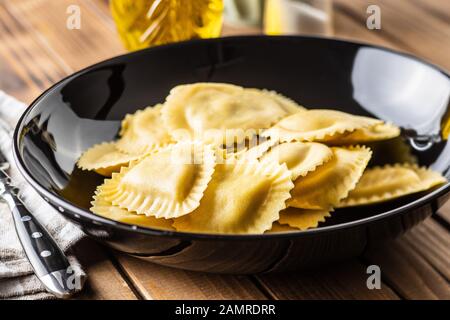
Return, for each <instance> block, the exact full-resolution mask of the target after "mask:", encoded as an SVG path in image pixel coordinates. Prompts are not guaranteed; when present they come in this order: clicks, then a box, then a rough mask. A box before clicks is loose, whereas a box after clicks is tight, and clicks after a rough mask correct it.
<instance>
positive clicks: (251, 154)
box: [240, 139, 277, 160]
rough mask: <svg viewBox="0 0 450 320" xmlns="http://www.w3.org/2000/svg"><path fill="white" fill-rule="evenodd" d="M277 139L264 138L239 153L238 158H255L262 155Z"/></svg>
mask: <svg viewBox="0 0 450 320" xmlns="http://www.w3.org/2000/svg"><path fill="white" fill-rule="evenodd" d="M276 144H277V141H275V140H270V139H269V140H266V141H262V142H261V143H258V144H256V145H255V146H253V147H251V148H250V149H248V150H246V151H245V152H243V153H242V154H240V159H246V160H257V159H260V158H261V157H262V155H263V154H265V153H266V152H267V151H268V150H269V149H270V148H271V147H272V146H274V145H276Z"/></svg>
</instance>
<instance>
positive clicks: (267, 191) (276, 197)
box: [173, 161, 293, 233]
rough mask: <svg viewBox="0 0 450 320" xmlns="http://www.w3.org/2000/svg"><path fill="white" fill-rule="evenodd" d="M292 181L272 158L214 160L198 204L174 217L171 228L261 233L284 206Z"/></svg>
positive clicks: (283, 168)
mask: <svg viewBox="0 0 450 320" xmlns="http://www.w3.org/2000/svg"><path fill="white" fill-rule="evenodd" d="M292 187H293V184H292V181H291V177H290V172H289V171H288V170H287V168H286V166H285V165H283V166H281V165H279V164H278V163H275V162H265V163H262V162H259V161H237V162H235V163H231V164H218V165H217V166H216V169H215V172H214V175H213V178H212V180H211V182H210V183H209V185H208V188H207V189H206V191H205V194H204V196H203V199H202V200H201V202H200V206H199V207H198V208H197V209H196V210H195V211H193V212H192V213H191V214H189V215H186V216H183V217H180V218H177V219H175V222H174V224H173V226H174V227H175V229H177V230H180V231H186V232H202V233H263V232H264V231H266V230H269V229H271V228H272V224H273V222H274V221H276V220H278V218H279V212H280V210H282V209H284V208H285V207H286V205H285V201H286V200H287V199H288V198H289V197H290V195H289V191H290V190H291V189H292Z"/></svg>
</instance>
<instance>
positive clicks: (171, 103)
mask: <svg viewBox="0 0 450 320" xmlns="http://www.w3.org/2000/svg"><path fill="white" fill-rule="evenodd" d="M299 110H301V108H300V107H297V106H296V104H295V103H294V102H293V101H291V100H288V99H286V98H284V97H282V96H279V95H277V94H276V93H274V92H267V91H264V90H257V89H245V88H242V87H239V86H235V85H231V84H222V83H196V84H188V85H181V86H177V87H175V88H174V89H172V90H171V91H170V95H169V96H168V97H167V99H166V103H165V107H164V108H163V111H162V114H163V119H164V122H165V123H166V125H167V127H168V128H169V132H170V133H171V134H172V136H173V138H174V139H175V140H177V141H179V140H187V139H191V140H196V139H201V140H204V141H206V142H211V143H216V144H222V143H226V144H227V145H228V144H230V143H232V142H237V143H239V142H241V141H243V140H244V139H245V138H249V137H251V136H252V135H256V134H258V132H259V130H261V129H266V128H269V127H270V126H271V125H273V124H274V123H276V122H277V121H278V120H280V119H281V118H283V117H286V116H288V115H290V114H293V113H295V112H298V111H299Z"/></svg>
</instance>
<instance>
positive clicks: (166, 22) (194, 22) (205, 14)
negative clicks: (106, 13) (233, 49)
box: [110, 0, 223, 50]
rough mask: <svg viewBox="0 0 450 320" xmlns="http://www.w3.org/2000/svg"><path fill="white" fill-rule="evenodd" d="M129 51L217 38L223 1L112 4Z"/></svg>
mask: <svg viewBox="0 0 450 320" xmlns="http://www.w3.org/2000/svg"><path fill="white" fill-rule="evenodd" d="M110 7H111V12H112V16H113V18H114V21H115V23H116V26H117V30H118V32H119V35H120V38H121V40H122V42H123V43H124V45H125V47H126V48H127V49H128V50H138V49H142V48H146V47H149V46H155V45H161V44H165V43H170V42H176V41H182V40H189V39H195V38H211V37H218V36H219V35H220V32H221V29H222V11H223V1H222V0H110Z"/></svg>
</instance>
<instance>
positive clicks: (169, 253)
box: [14, 36, 450, 273]
mask: <svg viewBox="0 0 450 320" xmlns="http://www.w3.org/2000/svg"><path fill="white" fill-rule="evenodd" d="M199 81H204V82H206V81H212V82H229V83H234V84H238V85H242V86H246V87H257V88H268V89H272V90H276V91H278V92H280V93H282V94H284V95H286V96H288V97H291V98H293V99H295V100H296V101H298V102H300V103H301V104H303V105H305V106H306V107H308V108H317V107H322V108H334V109H339V110H343V111H346V112H350V113H353V114H361V115H371V116H375V117H378V118H381V119H384V120H388V121H391V122H393V123H395V124H397V125H399V126H401V127H402V128H403V129H404V130H403V133H402V138H401V139H395V140H393V141H389V142H384V143H381V144H378V145H376V146H374V148H375V155H376V157H375V158H374V159H373V160H372V161H371V165H375V164H383V163H389V162H395V161H401V160H402V159H403V158H404V156H405V152H406V151H405V150H408V149H410V150H411V152H412V153H413V155H414V156H415V157H417V159H418V161H419V163H420V164H421V165H426V166H431V168H433V169H434V170H437V171H439V172H441V173H443V174H445V175H446V176H447V177H449V176H450V173H449V166H450V145H449V144H448V143H447V141H446V140H443V139H442V134H441V124H442V123H443V122H445V121H448V117H449V115H448V109H449V108H448V107H449V95H450V80H449V76H448V74H446V73H445V72H443V71H440V70H439V69H438V68H436V67H434V66H432V65H429V64H427V63H424V62H421V61H419V60H417V59H415V58H413V57H410V56H407V55H403V54H399V53H395V52H393V51H390V50H386V49H383V48H379V47H374V46H370V45H365V44H357V43H351V42H345V41H338V40H331V39H321V38H309V37H265V36H252V37H233V38H223V39H212V40H198V41H189V42H183V43H178V44H173V45H167V46H162V47H156V48H152V49H147V50H143V51H138V52H134V53H130V54H127V55H123V56H119V57H116V58H113V59H110V60H108V61H105V62H101V63H99V64H96V65H94V66H91V67H89V68H87V69H84V70H82V71H80V72H77V73H75V74H74V75H72V76H70V77H68V78H66V79H64V80H62V81H61V82H59V83H57V84H56V85H54V86H53V87H51V88H50V89H49V90H47V91H46V92H44V93H43V94H42V95H41V96H40V97H39V98H38V99H37V100H36V101H34V102H33V103H32V105H31V107H30V108H29V109H28V111H27V112H26V113H25V114H24V115H23V116H22V118H21V120H20V121H19V124H18V125H17V128H16V131H15V137H14V155H15V159H16V162H17V164H18V166H19V169H20V171H21V172H22V174H23V175H24V177H25V178H26V179H27V181H28V182H29V183H30V184H31V185H32V186H33V187H34V188H36V190H37V191H38V192H39V193H40V194H41V195H42V196H43V197H44V198H45V199H46V200H47V201H49V202H50V203H51V204H52V205H53V206H54V207H56V208H57V209H58V210H59V211H60V212H61V213H62V214H63V215H64V216H66V217H67V218H69V219H70V220H72V221H73V222H75V223H77V224H78V225H80V226H81V227H82V228H83V230H84V231H85V232H86V233H87V234H89V235H91V236H92V237H94V238H96V239H98V240H99V241H101V242H103V243H105V244H108V245H109V246H111V247H113V248H116V249H118V250H120V251H123V252H127V253H130V254H133V255H136V256H140V257H142V258H145V259H147V260H148V261H152V262H156V263H160V264H164V265H168V266H173V267H177V268H184V269H191V270H201V271H209V272H225V273H259V272H269V271H280V270H288V269H299V268H303V267H311V266H315V265H317V264H321V263H326V262H331V261H335V260H338V259H344V258H347V257H351V256H355V255H359V254H361V253H363V252H364V251H365V250H366V249H367V248H368V247H371V246H373V245H377V244H380V243H382V242H383V241H385V240H387V239H392V238H394V237H396V236H398V235H399V234H401V233H402V232H404V231H405V230H407V229H409V228H411V227H412V226H413V225H415V224H417V223H418V222H420V221H421V220H423V219H425V218H426V217H428V216H429V215H431V214H432V213H433V212H435V211H436V210H437V209H438V208H439V206H440V205H441V204H442V203H443V202H444V201H445V199H446V195H447V193H448V191H449V188H450V185H449V184H446V185H444V186H441V187H439V188H436V189H435V190H432V191H430V192H427V193H422V194H418V195H413V196H409V197H405V198H402V199H400V200H397V201H392V202H388V203H385V204H383V205H378V206H367V207H358V208H354V209H352V210H337V211H336V212H335V214H334V215H333V217H332V218H331V219H329V220H328V221H327V222H326V223H325V224H324V225H322V226H321V227H319V228H317V229H312V230H308V231H302V232H290V233H279V234H265V235H244V236H233V235H207V234H189V233H179V232H168V231H158V230H152V229H148V228H141V227H136V226H131V225H127V224H123V223H118V222H115V221H112V220H108V219H104V218H101V217H99V216H96V215H94V214H92V213H90V212H89V210H88V208H89V201H90V199H91V196H92V193H93V191H94V188H95V186H96V185H98V184H99V183H101V181H102V178H101V177H100V176H98V175H97V174H94V173H87V172H82V171H80V170H78V169H76V167H75V162H76V160H77V158H78V157H79V156H80V153H81V152H82V151H83V150H85V149H87V148H88V147H90V146H91V145H92V144H94V143H98V142H101V141H105V140H111V139H113V138H114V137H115V136H116V135H117V131H118V128H119V125H120V121H119V120H120V119H122V118H123V117H124V115H125V114H126V113H131V112H134V111H135V110H137V109H139V108H143V107H145V106H147V105H151V104H156V103H158V102H162V101H164V98H165V97H166V96H167V94H168V92H169V90H170V89H171V88H172V87H174V86H176V85H179V84H183V83H192V82H199ZM230 201H233V199H230Z"/></svg>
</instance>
